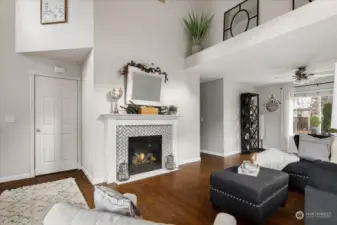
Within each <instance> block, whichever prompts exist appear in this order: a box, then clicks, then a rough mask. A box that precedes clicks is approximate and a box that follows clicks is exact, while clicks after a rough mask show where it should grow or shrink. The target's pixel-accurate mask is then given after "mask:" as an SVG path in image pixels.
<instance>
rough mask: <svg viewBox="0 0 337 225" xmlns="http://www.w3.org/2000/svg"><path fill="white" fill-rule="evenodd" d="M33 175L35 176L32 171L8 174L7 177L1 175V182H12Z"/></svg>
mask: <svg viewBox="0 0 337 225" xmlns="http://www.w3.org/2000/svg"><path fill="white" fill-rule="evenodd" d="M32 177H34V176H31V174H30V173H25V174H20V175H13V176H7V177H0V183H4V182H10V181H15V180H22V179H28V178H32Z"/></svg>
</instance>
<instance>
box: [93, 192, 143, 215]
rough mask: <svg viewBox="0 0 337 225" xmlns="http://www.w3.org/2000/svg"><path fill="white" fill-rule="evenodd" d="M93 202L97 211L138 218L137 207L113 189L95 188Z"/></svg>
mask: <svg viewBox="0 0 337 225" xmlns="http://www.w3.org/2000/svg"><path fill="white" fill-rule="evenodd" d="M94 202H95V206H96V209H97V210H99V211H104V212H111V213H116V214H120V215H123V216H130V217H139V216H140V213H139V211H138V209H137V207H136V206H135V205H134V204H133V203H132V201H131V200H130V199H128V198H127V197H125V196H123V195H122V194H121V193H119V192H118V191H116V190H114V189H110V188H107V187H104V186H95V193H94Z"/></svg>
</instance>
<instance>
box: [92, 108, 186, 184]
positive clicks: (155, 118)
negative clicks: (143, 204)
mask: <svg viewBox="0 0 337 225" xmlns="http://www.w3.org/2000/svg"><path fill="white" fill-rule="evenodd" d="M179 118H180V116H176V115H132V114H128V115H122V114H121V115H118V114H117V115H116V114H101V115H100V116H99V117H98V120H100V121H102V122H103V123H104V155H105V175H104V182H107V183H117V184H120V183H122V182H119V181H118V180H117V165H118V164H119V163H120V162H117V157H116V154H117V138H116V137H117V126H128V125H138V126H142V125H143V126H146V125H172V153H173V156H174V159H175V163H176V166H177V167H178V166H179V165H178V162H179V160H178V143H177V138H178V133H177V131H178V128H177V127H178V120H179ZM163 166H164V165H163ZM159 172H160V171H159ZM167 172H168V171H165V169H163V170H162V173H167ZM155 175H158V171H153V172H152V171H151V172H147V173H142V174H139V175H138V174H137V175H134V176H131V178H130V180H129V181H134V180H137V179H143V178H146V177H150V176H155Z"/></svg>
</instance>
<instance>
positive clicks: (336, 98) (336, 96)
mask: <svg viewBox="0 0 337 225" xmlns="http://www.w3.org/2000/svg"><path fill="white" fill-rule="evenodd" d="M333 86H334V87H333V90H334V92H333V104H332V115H331V128H333V129H337V63H336V64H335V76H334V85H333Z"/></svg>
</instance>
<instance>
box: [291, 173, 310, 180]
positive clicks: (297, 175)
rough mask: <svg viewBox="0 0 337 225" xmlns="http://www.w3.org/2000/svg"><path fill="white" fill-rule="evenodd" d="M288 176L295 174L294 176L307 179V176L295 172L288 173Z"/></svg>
mask: <svg viewBox="0 0 337 225" xmlns="http://www.w3.org/2000/svg"><path fill="white" fill-rule="evenodd" d="M288 174H289V175H290V176H295V177H299V178H302V179H308V176H304V175H299V174H296V173H288Z"/></svg>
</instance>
